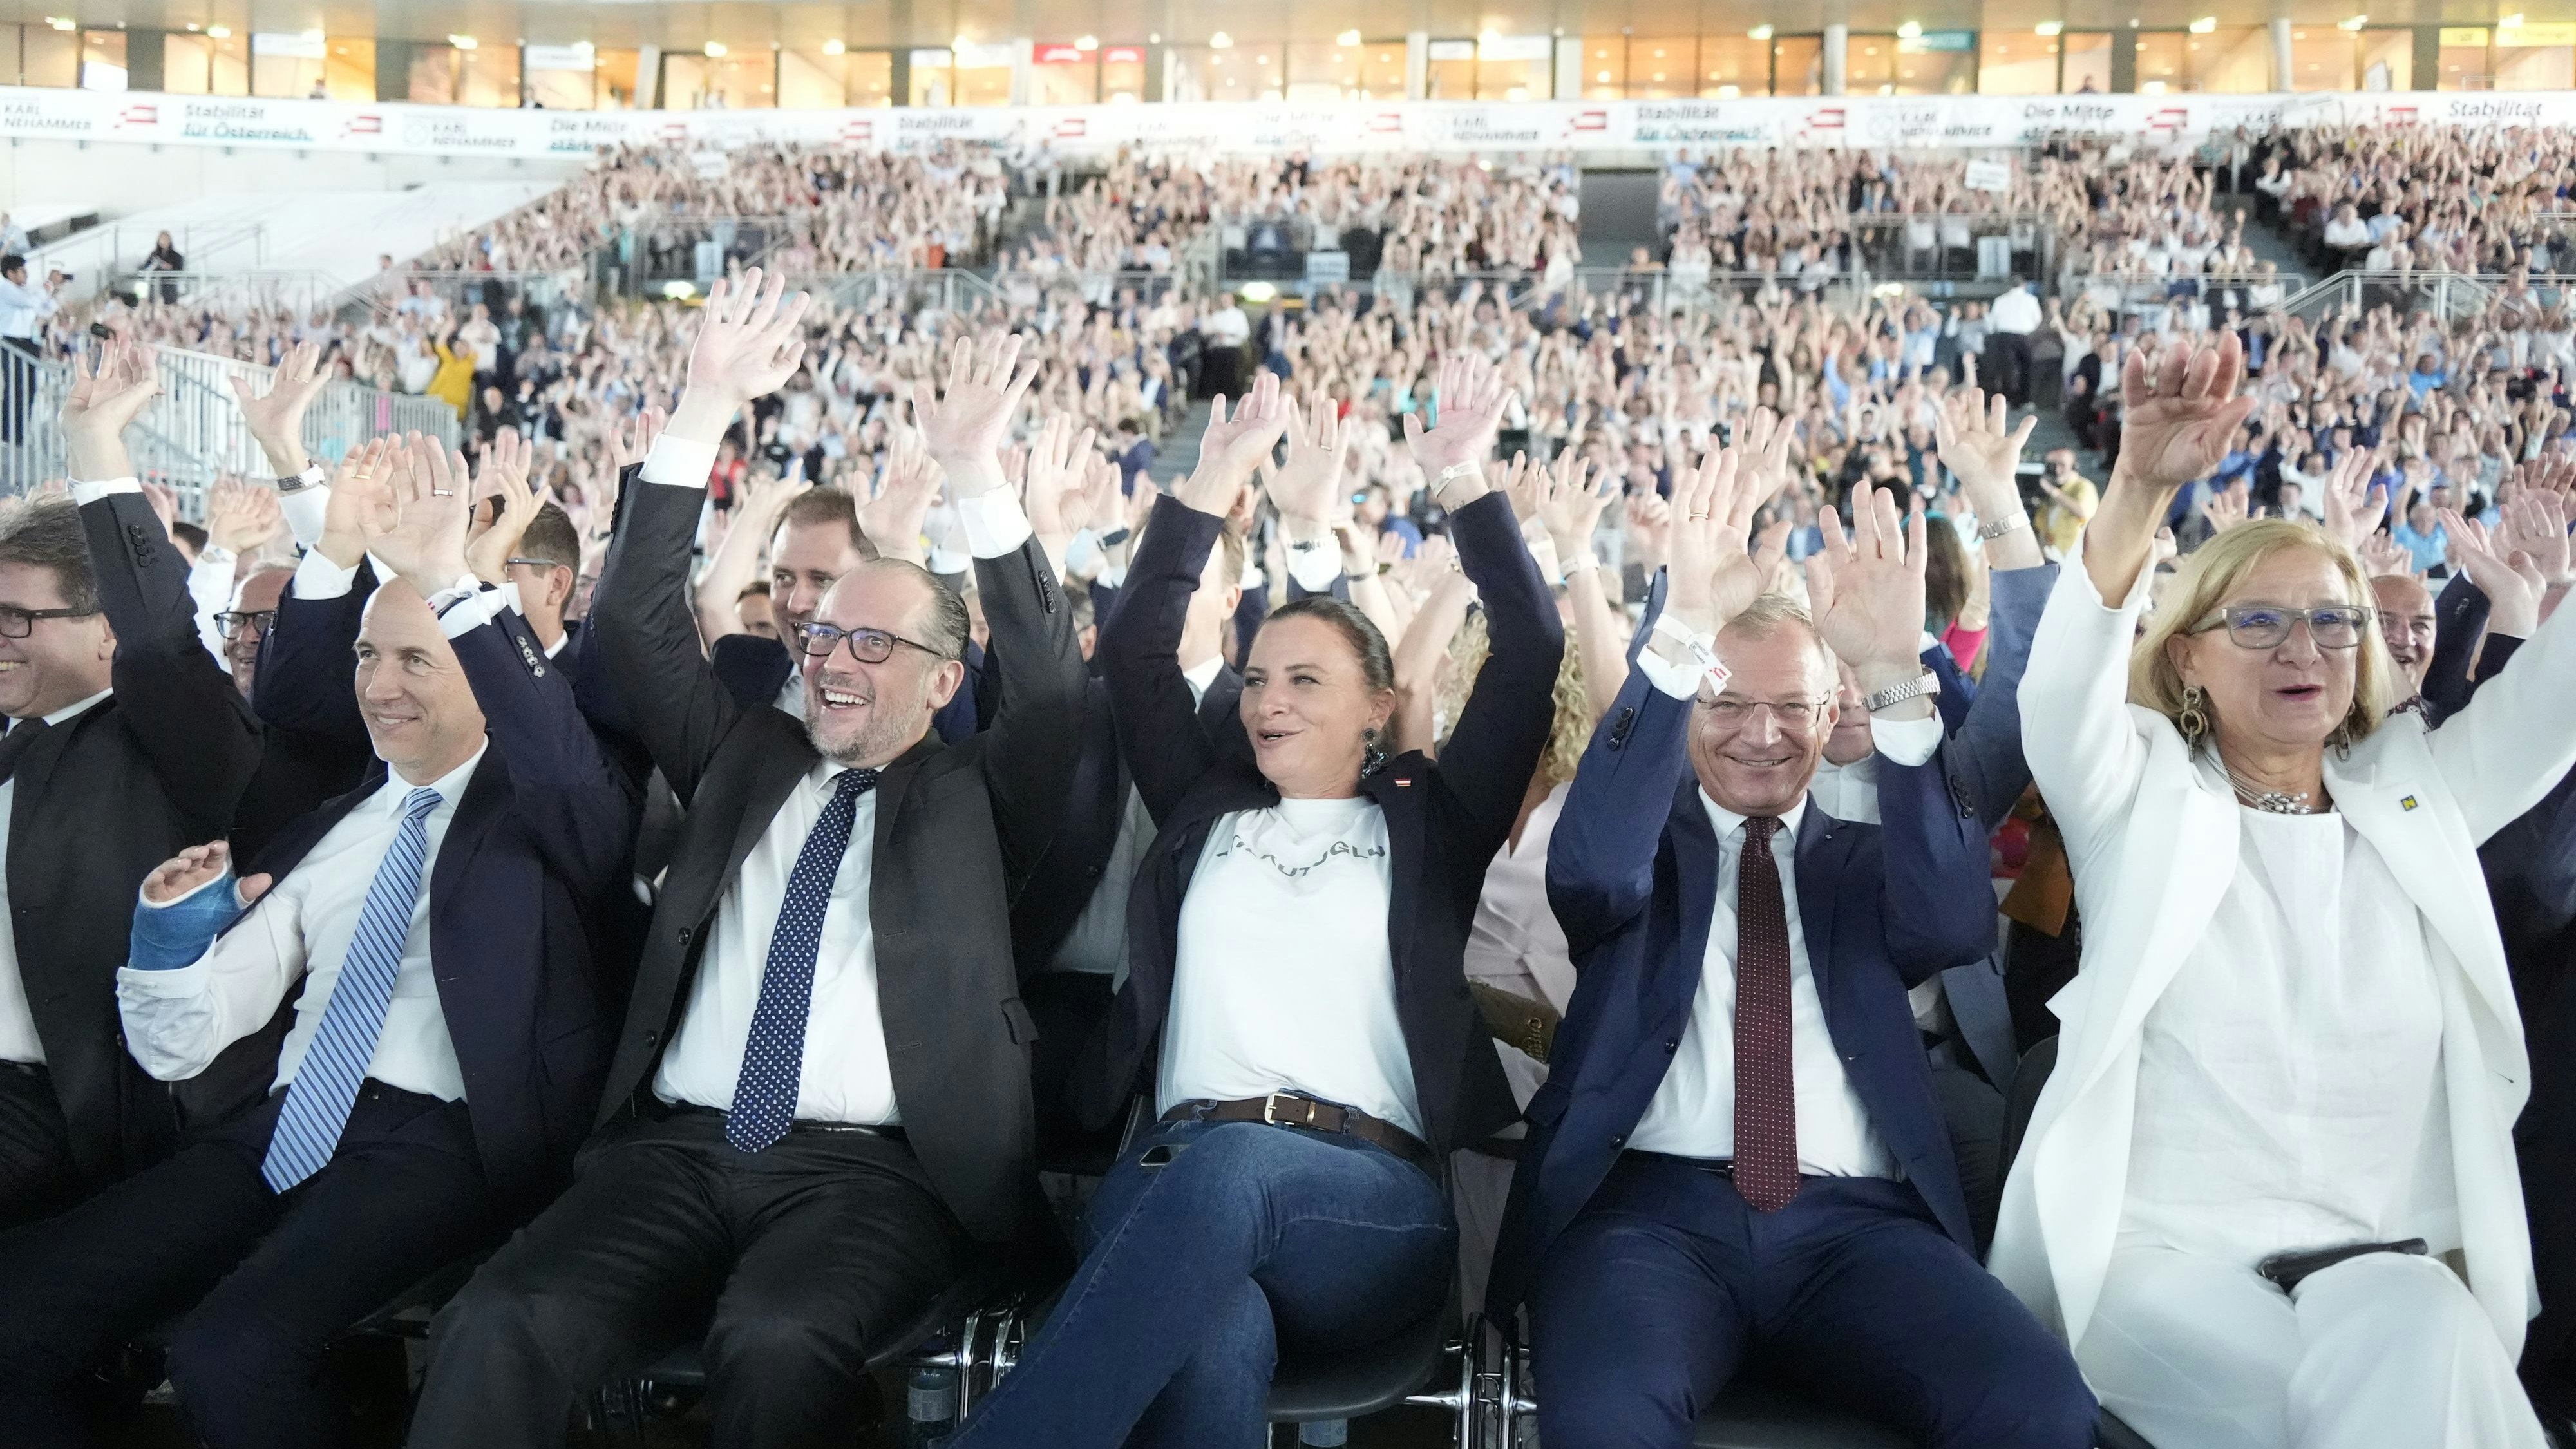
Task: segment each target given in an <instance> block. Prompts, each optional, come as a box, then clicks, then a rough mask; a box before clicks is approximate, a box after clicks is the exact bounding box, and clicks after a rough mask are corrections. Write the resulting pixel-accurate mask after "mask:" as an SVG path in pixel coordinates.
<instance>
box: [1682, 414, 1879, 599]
mask: <svg viewBox="0 0 2576 1449" xmlns="http://www.w3.org/2000/svg"><path fill="white" fill-rule="evenodd" d="M1742 463H1743V458H1742V455H1741V454H1740V453H1738V452H1737V451H1736V450H1735V449H1733V448H1719V449H1716V450H1715V451H1713V452H1711V453H1710V454H1709V455H1708V456H1707V457H1705V458H1702V459H1701V460H1700V464H1699V466H1698V467H1697V468H1695V469H1693V470H1692V471H1691V472H1690V473H1688V474H1686V475H1684V476H1683V477H1681V478H1677V479H1675V480H1674V482H1673V507H1672V520H1673V521H1672V552H1671V563H1670V564H1669V565H1667V567H1668V568H1669V569H1670V570H1671V572H1672V594H1671V599H1670V602H1669V603H1668V605H1667V607H1669V608H1670V609H1671V610H1672V612H1673V617H1674V618H1675V619H1677V620H1679V621H1680V622H1681V623H1683V624H1686V625H1688V626H1690V627H1691V628H1693V629H1696V630H1698V631H1699V632H1701V633H1703V634H1714V633H1716V632H1717V631H1718V630H1720V629H1723V628H1725V627H1726V622H1727V621H1728V620H1729V619H1732V618H1734V617H1735V616H1736V615H1738V614H1741V613H1743V612H1744V611H1745V610H1746V609H1748V608H1750V607H1752V604H1753V601H1754V600H1755V599H1758V598H1760V597H1762V595H1763V593H1764V591H1765V590H1767V589H1768V588H1769V587H1770V584H1771V578H1772V575H1773V574H1774V573H1776V572H1777V571H1778V569H1779V565H1780V556H1779V547H1778V545H1776V544H1775V545H1774V546H1773V547H1772V548H1771V549H1770V552H1769V554H1768V556H1767V557H1761V558H1757V557H1755V556H1754V554H1753V552H1752V542H1753V513H1754V509H1755V506H1756V505H1755V503H1754V493H1755V491H1756V488H1755V485H1754V484H1753V483H1752V482H1750V481H1749V480H1746V479H1745V478H1743V477H1742V471H1741V470H1742ZM1783 537H1785V535H1783ZM1916 623H1917V626H1918V627H1919V626H1920V624H1921V620H1920V619H1918V620H1917V621H1916Z"/></svg>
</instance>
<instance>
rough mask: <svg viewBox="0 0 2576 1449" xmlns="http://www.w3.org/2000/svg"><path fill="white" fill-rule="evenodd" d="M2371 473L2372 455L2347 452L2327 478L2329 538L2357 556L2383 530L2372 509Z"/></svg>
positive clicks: (2327, 533) (2362, 451)
mask: <svg viewBox="0 0 2576 1449" xmlns="http://www.w3.org/2000/svg"><path fill="white" fill-rule="evenodd" d="M2370 469H2371V455H2370V454H2369V453H2368V452H2366V451H2364V450H2362V449H2360V448H2346V449H2344V450H2343V456H2342V457H2340V458H2337V459H2335V465H2334V471H2333V472H2331V473H2329V474H2328V475H2326V490H2325V491H2326V497H2325V516H2326V535H2327V536H2328V537H2330V538H2333V539H2335V540H2337V541H2339V542H2341V543H2342V544H2343V546H2344V547H2346V548H2349V549H2351V550H2352V551H2353V552H2354V553H2359V552H2361V551H2362V549H2363V547H2364V546H2365V545H2367V544H2368V543H2369V542H2370V535H2371V533H2372V532H2373V531H2374V530H2376V529H2377V528H2378V527H2379V515H2378V513H2377V512H2375V511H2374V510H2373V509H2372V508H2371V506H2370Z"/></svg>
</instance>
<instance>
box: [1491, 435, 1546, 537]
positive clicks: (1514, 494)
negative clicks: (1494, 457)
mask: <svg viewBox="0 0 2576 1449" xmlns="http://www.w3.org/2000/svg"><path fill="white" fill-rule="evenodd" d="M1537 471H1538V468H1537V467H1535V466H1533V465H1532V464H1531V462H1530V460H1529V454H1527V453H1524V452H1519V451H1517V450H1516V451H1514V452H1513V454H1512V460H1511V461H1510V462H1508V463H1505V464H1504V465H1503V479H1502V481H1501V482H1499V483H1496V484H1494V485H1493V489H1494V491H1495V492H1497V493H1500V494H1501V495H1503V497H1504V498H1505V499H1506V500H1507V501H1509V502H1510V504H1511V505H1512V516H1513V517H1514V518H1517V519H1519V520H1520V521H1521V522H1523V523H1528V522H1529V521H1530V520H1531V519H1534V518H1536V517H1538V499H1537V497H1536V496H1535V495H1534V494H1533V493H1532V492H1531V491H1530V475H1531V474H1532V473H1535V472H1537Z"/></svg>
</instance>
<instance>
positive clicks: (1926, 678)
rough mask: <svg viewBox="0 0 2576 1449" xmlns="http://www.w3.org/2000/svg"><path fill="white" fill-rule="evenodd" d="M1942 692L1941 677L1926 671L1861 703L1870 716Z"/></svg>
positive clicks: (1893, 685) (1890, 686) (1892, 685)
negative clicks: (1922, 696) (1923, 696)
mask: <svg viewBox="0 0 2576 1449" xmlns="http://www.w3.org/2000/svg"><path fill="white" fill-rule="evenodd" d="M1940 692H1941V676H1940V675H1937V674H1935V673H1933V672H1932V671H1931V670H1929V669H1926V670H1924V671H1923V672H1922V673H1921V674H1918V675H1916V676H1915V677H1914V678H1912V679H1909V680H1907V681H1906V682H1904V683H1903V684H1891V685H1889V686H1888V687H1887V688H1885V689H1882V690H1880V691H1879V692H1878V693H1876V694H1873V695H1871V696H1870V697H1869V698H1867V699H1864V700H1862V701H1861V702H1860V707H1861V708H1862V709H1863V710H1864V711H1866V712H1868V713H1870V714H1876V713H1878V712H1879V711H1880V710H1883V709H1893V708H1895V707H1896V706H1897V705H1900V704H1903V703H1905V702H1906V701H1907V700H1909V699H1913V698H1916V697H1918V696H1920V695H1927V694H1939V693H1940Z"/></svg>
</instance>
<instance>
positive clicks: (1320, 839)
mask: <svg viewBox="0 0 2576 1449" xmlns="http://www.w3.org/2000/svg"><path fill="white" fill-rule="evenodd" d="M1391 867H1392V862H1391V860H1390V858H1389V856H1388V853H1387V837H1386V814H1385V812H1383V811H1381V810H1380V809H1378V806H1377V802H1376V801H1374V800H1371V799H1370V798H1368V797H1367V796H1365V795H1357V796H1353V797H1351V798H1349V799H1346V800H1282V801H1280V802H1279V803H1278V804H1277V805H1275V806H1272V807H1269V808H1267V809H1262V810H1239V811H1236V812H1234V813H1232V814H1229V815H1225V816H1222V817H1220V818H1219V819H1218V820H1217V822H1216V824H1215V825H1214V826H1212V827H1210V828H1209V830H1208V836H1207V844H1206V846H1205V847H1204V848H1203V849H1202V851H1201V853H1200V856H1199V864H1198V869H1197V870H1196V871H1194V872H1192V873H1191V876H1190V886H1189V894H1188V895H1187V896H1186V897H1184V898H1183V900H1182V902H1181V919H1180V930H1179V934H1178V939H1177V941H1176V943H1175V944H1176V950H1175V958H1174V961H1173V970H1172V1000H1171V1008H1170V1011H1169V1012H1168V1014H1167V1019H1166V1024H1165V1026H1164V1028H1163V1060H1162V1071H1161V1074H1160V1075H1161V1081H1162V1091H1161V1094H1160V1096H1159V1098H1158V1099H1157V1101H1156V1104H1155V1109H1156V1110H1157V1111H1158V1112H1168V1111H1170V1110H1171V1109H1172V1108H1173V1107H1174V1106H1175V1105H1177V1104H1179V1103H1182V1102H1189V1101H1197V1100H1202V1099H1212V1100H1216V1101H1225V1102H1232V1101H1241V1100H1244V1099H1245V1098H1249V1097H1262V1096H1267V1095H1269V1094H1270V1093H1272V1092H1283V1091H1284V1092H1302V1093H1304V1094H1305V1095H1307V1096H1310V1097H1314V1098H1317V1099H1320V1100H1322V1101H1326V1102H1337V1103H1340V1104H1342V1105H1344V1106H1350V1107H1357V1108H1358V1109H1360V1110H1361V1111H1363V1112H1366V1113H1368V1114H1369V1115H1370V1116H1372V1117H1378V1118H1382V1119H1384V1120H1386V1121H1388V1122H1392V1123H1394V1124H1395V1125H1396V1126H1398V1127H1401V1128H1403V1129H1404V1130H1405V1131H1407V1132H1410V1133H1412V1134H1413V1135H1415V1136H1416V1137H1419V1136H1421V1135H1422V1110H1421V1107H1420V1106H1419V1104H1418V1101H1417V1098H1416V1095H1415V1092H1414V1086H1413V1058H1412V1055H1411V1053H1410V1052H1408V1051H1407V1050H1406V1047H1405V1042H1404V1021H1403V1019H1402V1017H1400V1016H1399V1015H1398V1014H1397V1012H1396V1005H1395V959H1394V955H1393V953H1392V952H1391V951H1390V950H1389V948H1388V946H1387V919H1386V917H1387V910H1388V906H1389V901H1390V898H1391V895H1392V889H1393V888H1392V886H1391V885H1390V880H1391V879H1392V869H1391Z"/></svg>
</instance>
